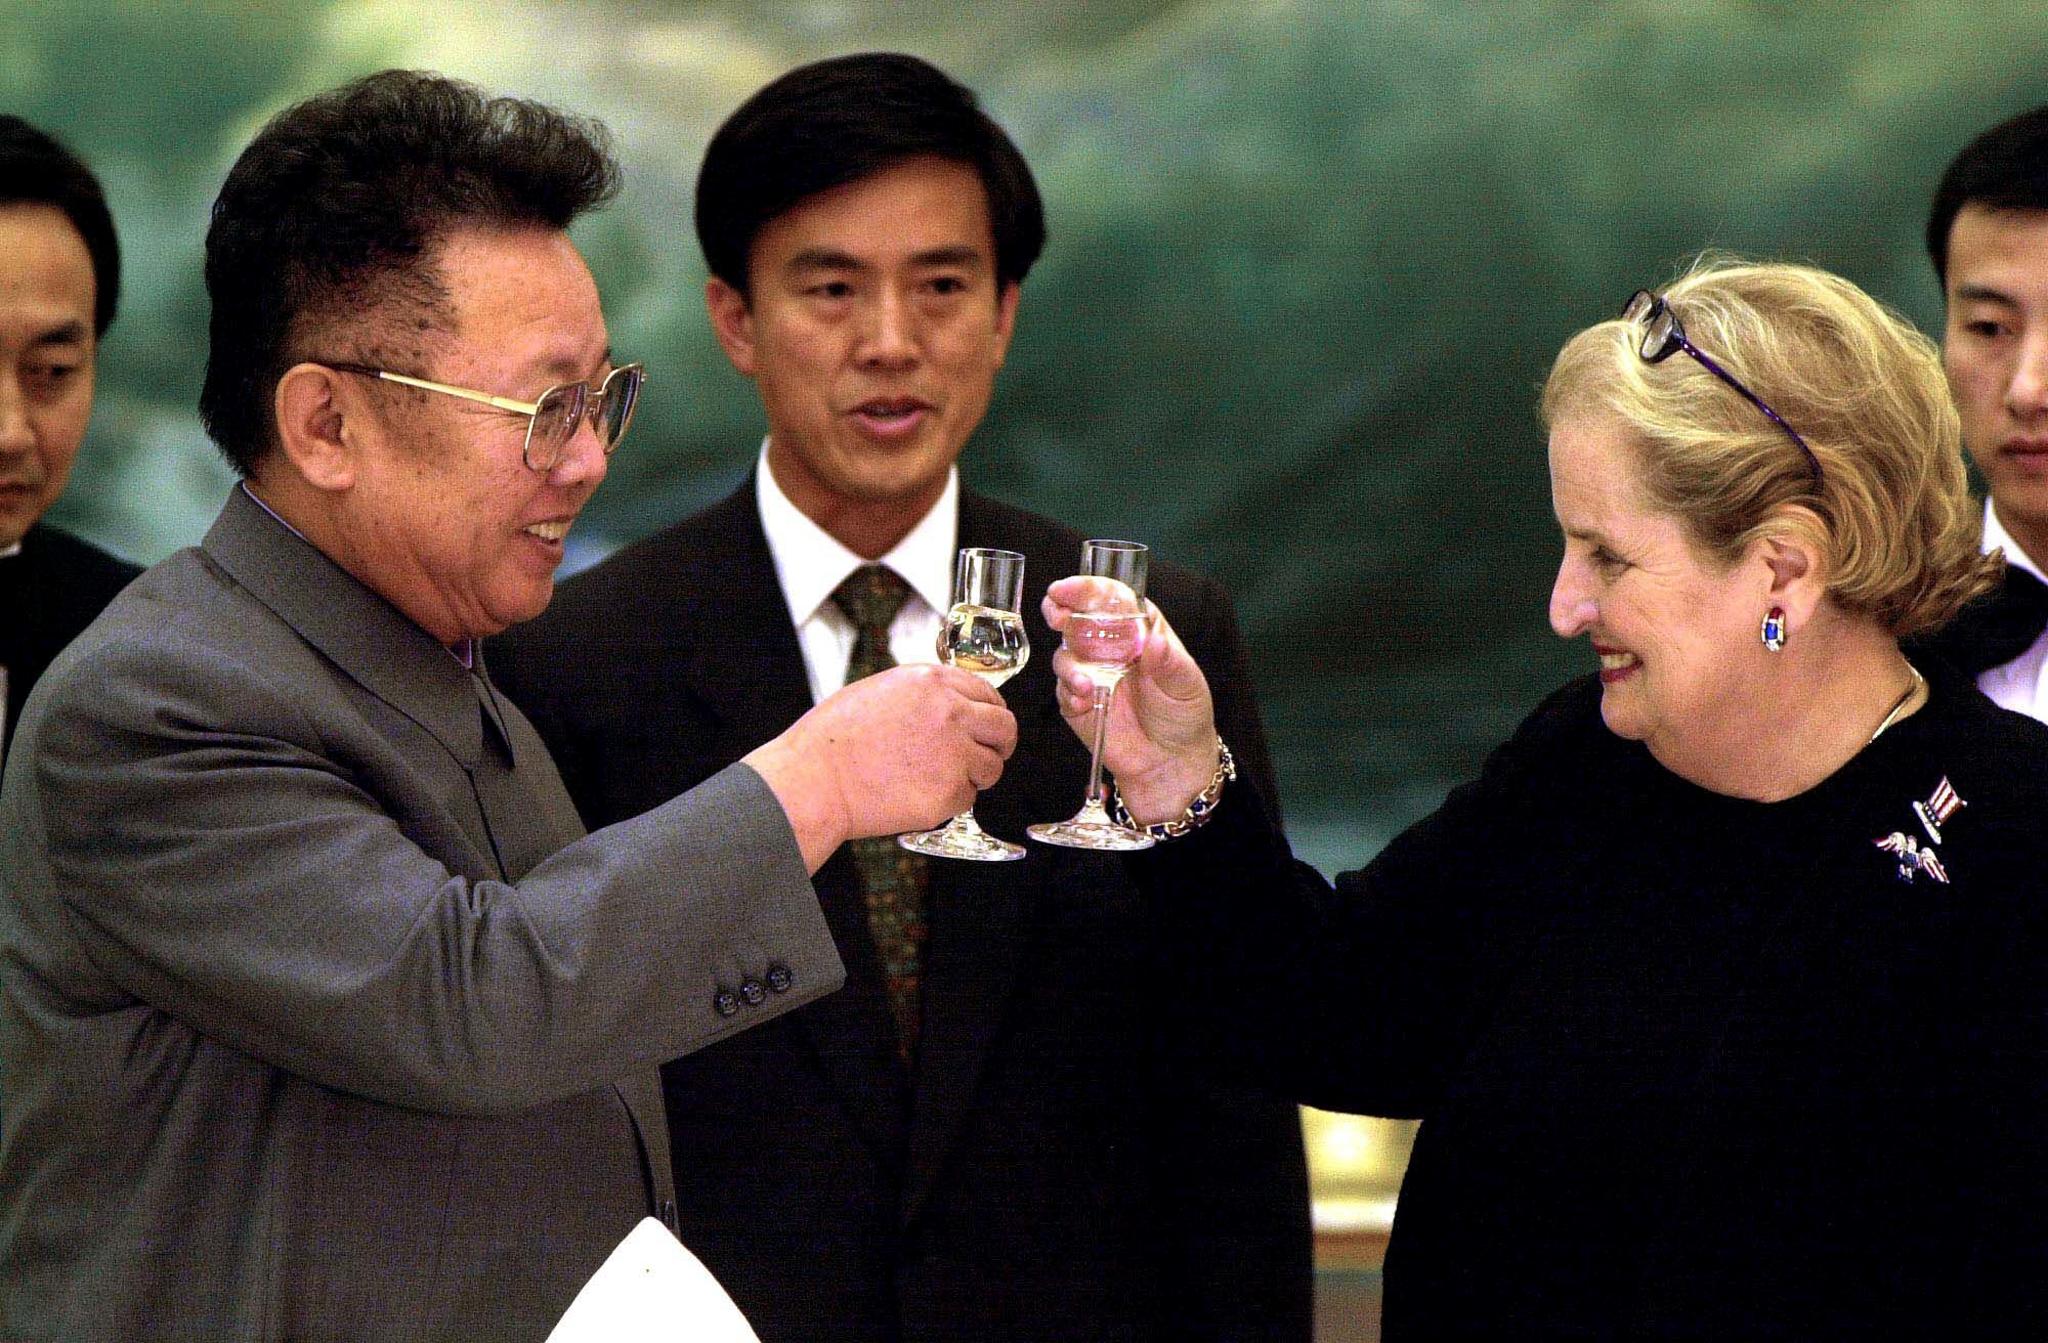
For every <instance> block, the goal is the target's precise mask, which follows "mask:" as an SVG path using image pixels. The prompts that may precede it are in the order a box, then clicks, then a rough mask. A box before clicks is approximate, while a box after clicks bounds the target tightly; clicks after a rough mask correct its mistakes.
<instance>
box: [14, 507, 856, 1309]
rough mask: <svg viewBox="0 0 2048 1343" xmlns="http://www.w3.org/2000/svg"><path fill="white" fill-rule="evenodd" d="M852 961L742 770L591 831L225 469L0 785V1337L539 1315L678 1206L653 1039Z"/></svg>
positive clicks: (709, 1036)
mask: <svg viewBox="0 0 2048 1343" xmlns="http://www.w3.org/2000/svg"><path fill="white" fill-rule="evenodd" d="M778 970H779V971H780V973H778ZM841 977H842V976H841V968H840V964H839V958H838V956H837V954H836V952H835V950H834V947H833V944H832V939H831V935H830V933H829V931H828V930H827V927H826V924H825V920H824V917H823V915H822V914H821V912H820V910H819V908H818V903H817V900H816V898H815V897H814V895H813V894H812V891H811V887H810V884H809V882H808V880H807V879H806V875H805V871H804V866H803V860H802V856H801V854H800V853H799V852H798V851H797V847H796V843H795V838H794V836H793V835H792V834H791V833H790V829H789V824H788V821H787V819H786V818H785V817H784V815H783V812H782V810H781V808H780V807H779V806H778V805H777V804H776V802H775V799H774V796H773V794H771V793H770V792H769V791H768V788H767V786H766V785H765V784H764V783H762V781H761V779H760V777H759V776H758V775H756V774H755V773H754V772H753V771H752V770H749V769H747V768H746V767H745V766H735V767H733V768H732V769H730V770H726V771H723V772H721V773H720V774H719V775H718V776H717V777H715V778H713V779H711V780H709V781H708V782H706V783H705V784H704V785H703V786H702V787H701V788H698V789H696V790H695V791H693V792H692V793H690V794H689V795H688V796H686V797H680V798H674V799H671V800H669V801H667V802H666V803H665V804H664V805H662V806H660V807H658V808H656V809H653V810H652V811H651V813H650V814H648V815H646V816H642V817H638V818H636V819H634V820H632V821H628V822H626V823H624V824H622V825H618V826H614V827H612V828H610V829H608V830H605V831H603V832H602V833H599V834H595V835H589V836H585V835H584V834H583V828H582V826H581V825H579V824H578V822H577V819H576V813H575V809H574V807H573V806H572V805H571V804H570V801H569V798H568V795H567V794H566V793H564V792H563V790H562V785H561V780H560V778H559V777H558V776H557V775H556V773H555V770H554V766H553V765H552V763H550V761H549V760H548V756H547V752H546V750H544V749H543V748H542V746H541V743H540V740H539V738H537V737H536V736H535V735H534V732H533V728H532V727H531V726H530V725H529V724H528V723H527V722H526V720H525V719H524V718H522V717H521V716H520V715H519V713H518V711H517V710H516V709H511V708H510V707H509V706H506V705H504V704H502V702H501V697H500V696H497V695H496V694H494V693H493V692H492V690H491V687H490V685H489V683H488V681H486V680H485V679H484V678H483V677H482V676H479V675H473V674H472V673H471V672H470V671H468V670H466V669H464V668H463V666H462V665H461V664H460V663H458V662H457V661H456V660H455V659H454V658H452V657H450V656H449V655H448V652H447V650H446V649H444V648H442V647H441V646H440V645H439V644H438V643H436V642H435V641H434V640H433V638H432V637H431V636H429V635H428V634H427V633H426V632H425V631H423V630H421V629H420V628H419V626H417V625H415V624H413V623H412V622H411V621H409V620H407V619H406V618H405V617H404V616H403V615H401V614H400V613H399V612H398V611H397V610H396V609H395V608H394V607H391V606H389V605H387V604H386V603H385V602H384V601H383V600H381V599H380V598H379V597H377V596H376V595H375V594H373V593H372V592H370V590H369V589H367V588H365V587H363V586H362V585H361V584H359V583H357V582H356V581H355V580H354V579H353V578H351V577H349V576H348V575H347V574H346V573H344V572H343V571H342V570H341V569H340V568H338V567H336V566H335V565H334V564H332V563H331V562H329V561H328V560H327V559H326V558H325V557H324V556H322V555H321V554H320V553H319V552H318V551H316V550H315V549H314V548H313V547H311V546H309V545H307V544H306V543H305V542H303V541H301V540H299V539H298V538H296V537H295V536H293V535H292V534H291V533H290V532H288V531H287V530H286V529H285V528H284V527H283V526H281V525H279V524H278V523H277V522H276V521H274V520H273V519H271V518H269V517H267V516H265V515H264V513H263V512H262V510H261V509H260V508H259V507H258V506H257V505H256V504H255V503H254V502H253V501H251V500H250V499H249V498H248V497H247V496H245V495H244V494H243V493H241V492H240V491H236V492H235V493H234V494H233V495H232V496H231V497H230V498H229V501H228V505H227V507H226V508H225V509H223V510H222V512H221V517H220V520H219V521H218V522H217V523H215V525H214V527H213V529H212V530H211V531H210V532H208V533H207V537H206V541H205V544H204V546H203V547H201V548H199V549H196V550H185V551H181V552H179V553H178V554H177V555H174V556H172V557H171V558H170V559H168V560H166V561H164V562H163V563H162V564H160V565H158V566H156V567H155V568H154V569H152V570H150V571H149V573H147V574H145V575H144V576H143V577H141V578H139V579H137V580H136V581H135V582H134V583H133V584H131V585H130V586H129V587H128V589H127V590H126V591H125V592H123V593H122V594H121V596H120V597H118V598H116V599H115V601H114V603H113V605H111V606H109V607H108V608H107V610H106V612H105V613H104V614H103V615H102V616H101V617H100V618H99V620H97V621H95V622H94V623H93V625H92V627H91V628H90V629H88V630H87V631H86V632H85V633H84V634H83V635H81V636H80V637H79V638H78V639H77V640H76V641H75V642H73V643H72V645H71V647H70V648H69V649H67V650H66V651H65V652H64V654H63V655H62V656H60V657H59V658H58V659H57V661H56V662H55V663H54V664H52V666H51V668H50V671H49V674H48V675H46V676H45V677H44V678H43V682H42V684H41V685H40V686H39V687H37V690H36V693H35V694H34V695H33V696H32V697H31V698H30V700H29V705H28V710H27V713H26V714H25V716H24V717H23V720H22V725H21V736H20V739H19V742H18V745H17V749H16V751H15V756H14V763H13V765H12V766H11V767H10V770H9V773H8V776H7V785H6V787H5V788H4V789H0V1097H4V1103H0V1125H4V1127H0V1338H8V1339H17V1338H18V1339H36V1340H43V1339H65V1340H98V1339H107V1340H114V1339H120V1340H128V1339H141V1338H148V1339H185V1338H194V1339H198V1338H203V1339H208V1340H213V1339H234V1340H244V1339H248V1340H254V1339H293V1340H325V1339H350V1340H365V1339H392V1340H398V1339H403V1340H406V1341H407V1343H423V1341H424V1340H441V1339H464V1340H467V1339H492V1340H498V1339H504V1340H520V1339H533V1340H538V1339H539V1338H541V1337H542V1336H543V1335H544V1334H546V1332H547V1331H548V1329H549V1328H550V1327H552V1325H553V1324H554V1322H555V1320H556V1319H557V1318H558V1317H559V1316H560V1314H561V1312H562V1311H563V1310H564V1309H566V1308H567V1306H568V1304H569V1301H570V1299H571V1298H572V1297H573V1296H574V1294H575V1293H576V1291H577V1289H578V1288H580V1287H581V1286H582V1284H583V1282H584V1280H585V1279H586V1278H587V1277H588V1276H589V1275H590V1273H592V1272H593V1271H594V1270H595V1269H596V1268H597V1266H598V1265H599V1264H600V1263H601V1262H603V1260H604V1257H605V1256H606V1255H607V1254H608V1253H610V1251H611V1250H612V1248H613V1247H614V1245H616V1244H617V1242H618V1241H619V1240H620V1239H622V1238H623V1237H624V1236H625V1235H626V1234H627V1233H628V1232H629V1231H631V1230H632V1228H633V1227H634V1225H635V1224H636V1223H637V1222H638V1221H639V1220H640V1219H641V1218H642V1217H645V1216H647V1215H649V1214H651V1213H654V1212H656V1211H660V1212H661V1213H662V1214H663V1215H664V1216H665V1217H670V1218H672V1215H673V1214H672V1201H673V1185H672V1183H671V1181H670V1179H669V1171H668V1160H667V1156H668V1150H667V1149H668V1139H667V1134H666V1130H665V1127H664V1123H663V1118H662V1111H663V1107H662V1104H661V1096H660V1081H659V1078H658V1076H657V1073H656V1067H657V1065H658V1064H659V1063H660V1061H661V1060H663V1059H667V1058H673V1057H675V1056H676V1055H678V1054H682V1053H685V1052H687V1051H688V1050H691V1049H694V1048H697V1047H699V1046H701V1045H706V1044H710V1043H713V1042H715V1041H718V1040H721V1039H723V1038H725V1037H726V1036H728V1035H731V1034H733V1033H734V1032H736V1031H738V1030H741V1029H743V1028H744V1027H746V1026H749V1025H752V1024H753V1023H755V1022H757V1021H762V1020H766V1019H767V1018H769V1017H772V1016H774V1015H775V1014H776V1013H777V1012H780V1011H784V1010H787V1009H788V1008H791V1007H794V1006H796V1005H798V1004H799V1003H801V1002H804V1001H805V1000H807V999H809V998H813V997H816V996H818V995H819V994H822V993H826V992H829V991H830V990H831V989H833V988H835V987H837V985H838V983H839V981H840V979H841ZM761 984H765V985H766V987H762V988H759V989H758V992H749V990H748V986H749V985H761ZM778 989H779V990H780V991H776V990H778ZM734 990H737V992H736V993H735V994H734V996H735V997H736V998H739V997H744V998H746V999H748V1000H750V1001H748V1002H747V1003H746V1005H744V1006H737V1005H736V1006H734V1007H733V1010H731V1011H725V1010H722V1009H721V1008H720V1007H719V1006H718V1003H719V1000H720V998H721V997H722V992H731V991H734Z"/></svg>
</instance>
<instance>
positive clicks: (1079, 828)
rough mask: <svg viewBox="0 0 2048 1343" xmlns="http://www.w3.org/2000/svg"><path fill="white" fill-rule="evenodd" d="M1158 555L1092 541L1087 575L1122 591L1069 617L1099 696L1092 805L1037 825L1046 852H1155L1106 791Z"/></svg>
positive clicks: (1035, 834) (1085, 557)
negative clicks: (1124, 687)
mask: <svg viewBox="0 0 2048 1343" xmlns="http://www.w3.org/2000/svg"><path fill="white" fill-rule="evenodd" d="M1150 558H1151V552H1150V551H1149V550H1147V549H1146V548H1145V547H1144V546H1141V545H1139V544H1138V543H1137V542H1136V541H1088V542H1084V543H1083V544H1082V546H1081V572H1082V573H1084V574H1089V575H1092V576H1094V577H1097V578H1113V579H1115V580H1116V581H1117V583H1119V584H1121V585H1122V586H1121V587H1119V588H1117V589H1114V590H1113V591H1112V592H1111V594H1110V595H1109V596H1108V597H1107V598H1105V599H1104V600H1103V601H1102V602H1100V603H1099V604H1098V605H1097V606H1096V608H1095V609H1093V610H1089V611H1074V612H1071V613H1069V614H1068V616H1067V629H1066V648H1067V652H1068V653H1069V654H1070V655H1071V656H1072V657H1073V659H1074V665H1075V666H1077V667H1079V668H1080V669H1081V671H1082V673H1083V674H1085V675H1086V676H1087V677H1088V680H1089V681H1090V682H1091V683H1092V684H1093V685H1094V689H1095V745H1094V748H1093V750H1092V751H1091V752H1090V753H1089V756H1088V797H1087V799H1086V800H1085V801H1083V802H1082V803H1081V810H1079V811H1077V812H1075V813H1074V814H1073V815H1072V816H1070V817H1068V818H1067V819H1066V820H1064V821H1056V822H1052V823H1048V824H1044V825H1034V826H1032V827H1030V828H1029V829H1028V830H1027V831H1026V832H1025V833H1027V834H1029V835H1030V836H1031V838H1033V839H1035V840H1038V841H1039V842H1040V843H1042V844H1060V845H1064V846H1066V847H1067V848H1070V849H1107V850H1112V851H1128V850H1131V849H1149V848H1151V847H1152V844H1153V839H1152V836H1150V835H1148V834H1146V833H1145V832H1144V831H1142V830H1133V829H1131V828H1130V827H1128V826H1122V825H1118V824H1117V823H1116V822H1115V821H1112V820H1111V819H1110V818H1109V811H1108V807H1107V803H1108V800H1109V794H1108V790H1106V789H1105V788H1104V787H1103V786H1102V733H1103V729H1104V728H1105V727H1106V726H1107V725H1108V723H1109V704H1110V701H1111V699H1113V698H1114V697H1115V695H1116V687H1117V682H1119V681H1121V680H1123V679H1124V673H1125V672H1126V671H1128V670H1129V669H1130V665H1131V664H1132V663H1133V662H1136V661H1137V660H1138V655H1139V654H1141V653H1143V652H1144V651H1145V635H1146V634H1147V633H1148V632H1149V631H1150V629H1151V624H1152V621H1151V616H1150V614H1149V613H1148V612H1147V610H1146V607H1145V568H1146V565H1147V563H1148V562H1149V560H1150Z"/></svg>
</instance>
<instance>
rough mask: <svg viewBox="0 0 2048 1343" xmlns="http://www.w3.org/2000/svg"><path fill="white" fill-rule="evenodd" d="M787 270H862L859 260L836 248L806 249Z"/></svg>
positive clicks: (790, 263) (786, 267)
mask: <svg viewBox="0 0 2048 1343" xmlns="http://www.w3.org/2000/svg"><path fill="white" fill-rule="evenodd" d="M784 269H785V270H792V271H803V270H860V269H862V267H861V263H860V260H859V258H857V257H855V256H853V255H852V254H851V253H847V252H842V251H840V250H838V249H837V248H834V247H806V248H804V249H803V250H802V251H800V252H798V253H797V254H796V255H795V256H793V257H791V258H790V259H789V263H788V265H787V266H785V267H784Z"/></svg>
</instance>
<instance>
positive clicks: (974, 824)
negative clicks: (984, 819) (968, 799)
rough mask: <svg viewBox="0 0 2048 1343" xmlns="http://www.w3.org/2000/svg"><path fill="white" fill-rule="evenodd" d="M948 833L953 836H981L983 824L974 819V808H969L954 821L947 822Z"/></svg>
mask: <svg viewBox="0 0 2048 1343" xmlns="http://www.w3.org/2000/svg"><path fill="white" fill-rule="evenodd" d="M946 833H947V834H951V835H979V834H980V833H981V823H980V822H979V821H977V820H975V819H974V808H973V807H969V808H968V809H967V810H966V811H963V812H961V813H960V814H959V815H958V816H955V817H954V818H953V819H952V820H950V821H948V822H946Z"/></svg>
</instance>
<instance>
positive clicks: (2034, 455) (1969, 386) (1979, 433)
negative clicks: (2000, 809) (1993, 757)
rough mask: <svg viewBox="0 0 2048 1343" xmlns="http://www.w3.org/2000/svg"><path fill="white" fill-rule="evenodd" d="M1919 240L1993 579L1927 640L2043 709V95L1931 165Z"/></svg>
mask: <svg viewBox="0 0 2048 1343" xmlns="http://www.w3.org/2000/svg"><path fill="white" fill-rule="evenodd" d="M1927 250H1928V254H1929V255H1930V256H1931V257H1933V259H1934V273H1935V275H1936V277H1937V278H1939V279H1940V281H1941V285H1942V292H1943V293H1944V294H1945V295H1946V297H1947V300H1948V324H1947V329H1946V331H1945V332H1944V334H1943V337H1942V360H1943V362H1944V363H1945V364H1946V365H1947V368H1948V378H1949V385H1950V387H1951V388H1953V389H1954V392H1955V398H1956V408H1957V409H1958V410H1959V411H1961V413H1962V418H1963V446H1964V447H1965V448H1967V449H1968V450H1969V453H1970V457H1971V459H1972V460H1974V461H1975V462H1976V463H1977V469H1978V470H1979V471H1980V472H1982V473H1983V476H1984V479H1985V482H1986V483H1987V484H1988V485H1989V486H1990V489H1991V497H1990V498H1989V499H1988V500H1986V501H1985V504H1984V549H1985V550H1987V551H1989V550H1996V549H2002V550H2004V551H2005V561H2006V571H2005V581H2004V583H2003V584H2002V585H2001V586H2000V588H1999V589H1998V590H1997V591H1995V592H1993V593H1992V594H1991V595H1990V596H1988V597H1985V598H1983V599H1981V600H1979V601H1977V602H1974V603H1972V604H1971V605H1970V606H1969V607H1967V608H1965V609H1964V610H1963V612H1962V614H1961V615H1959V616H1957V617H1956V619H1955V620H1954V621H1953V622H1951V624H1950V625H1949V626H1948V627H1947V628H1946V629H1944V630H1942V631H1941V632H1940V633H1938V634H1936V635H1935V636H1934V637H1933V638H1932V639H1930V640H1928V641H1927V642H1926V645H1925V647H1926V648H1927V650H1928V651H1929V652H1930V653H1932V654H1934V655H1936V656H1939V657H1941V658H1944V659H1945V660H1947V661H1948V662H1949V663H1951V664H1952V665H1954V666H1956V667H1957V668H1959V669H1960V670H1962V671H1964V672H1966V673H1968V674H1969V675H1972V676H1974V677H1976V679H1977V685H1978V687H1979V688H1980V689H1982V690H1983V691H1984V693H1985V694H1987V695H1989V696H1990V697H1991V698H1992V699H1993V700H1995V701H1997V702H1998V703H1999V704H2002V705H2004V706H2005V707H2006V708H2008V709H2016V710H2018V711H2019V712H2021V713H2024V714H2029V715H2031V716H2033V717H2035V718H2039V719H2042V720H2044V721H2048V633H2044V630H2048V584H2044V582H2043V576H2044V573H2048V107H2038V108H2035V109H2034V110H2033V111H2031V112H2025V113H2022V114H2021V115H2019V116H2016V117H2014V118H2012V119H2011V120H2009V121H2006V122H2003V123H2002V124H2000V125H1997V126H1994V127H1992V128H1991V129H1990V130H1988V131H1986V132H1984V133H1983V134H1982V135H1980V136H1978V137H1977V138H1976V139H1975V140H1973V141H1971V142H1970V144H1969V145H1968V146H1966V147H1965V148H1964V149H1963V151H1962V153H1960V154H1958V155H1957V156H1956V158H1955V161H1954V162H1953V163H1951V164H1949V166H1948V170H1947V172H1945V173H1944V174H1943V175H1942V179H1941V185H1940V186H1939V187H1938V188H1937V189H1936V191H1935V194H1934V205H1933V209H1932V210H1931V211H1930V213H1929V216H1928V220H1927Z"/></svg>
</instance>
